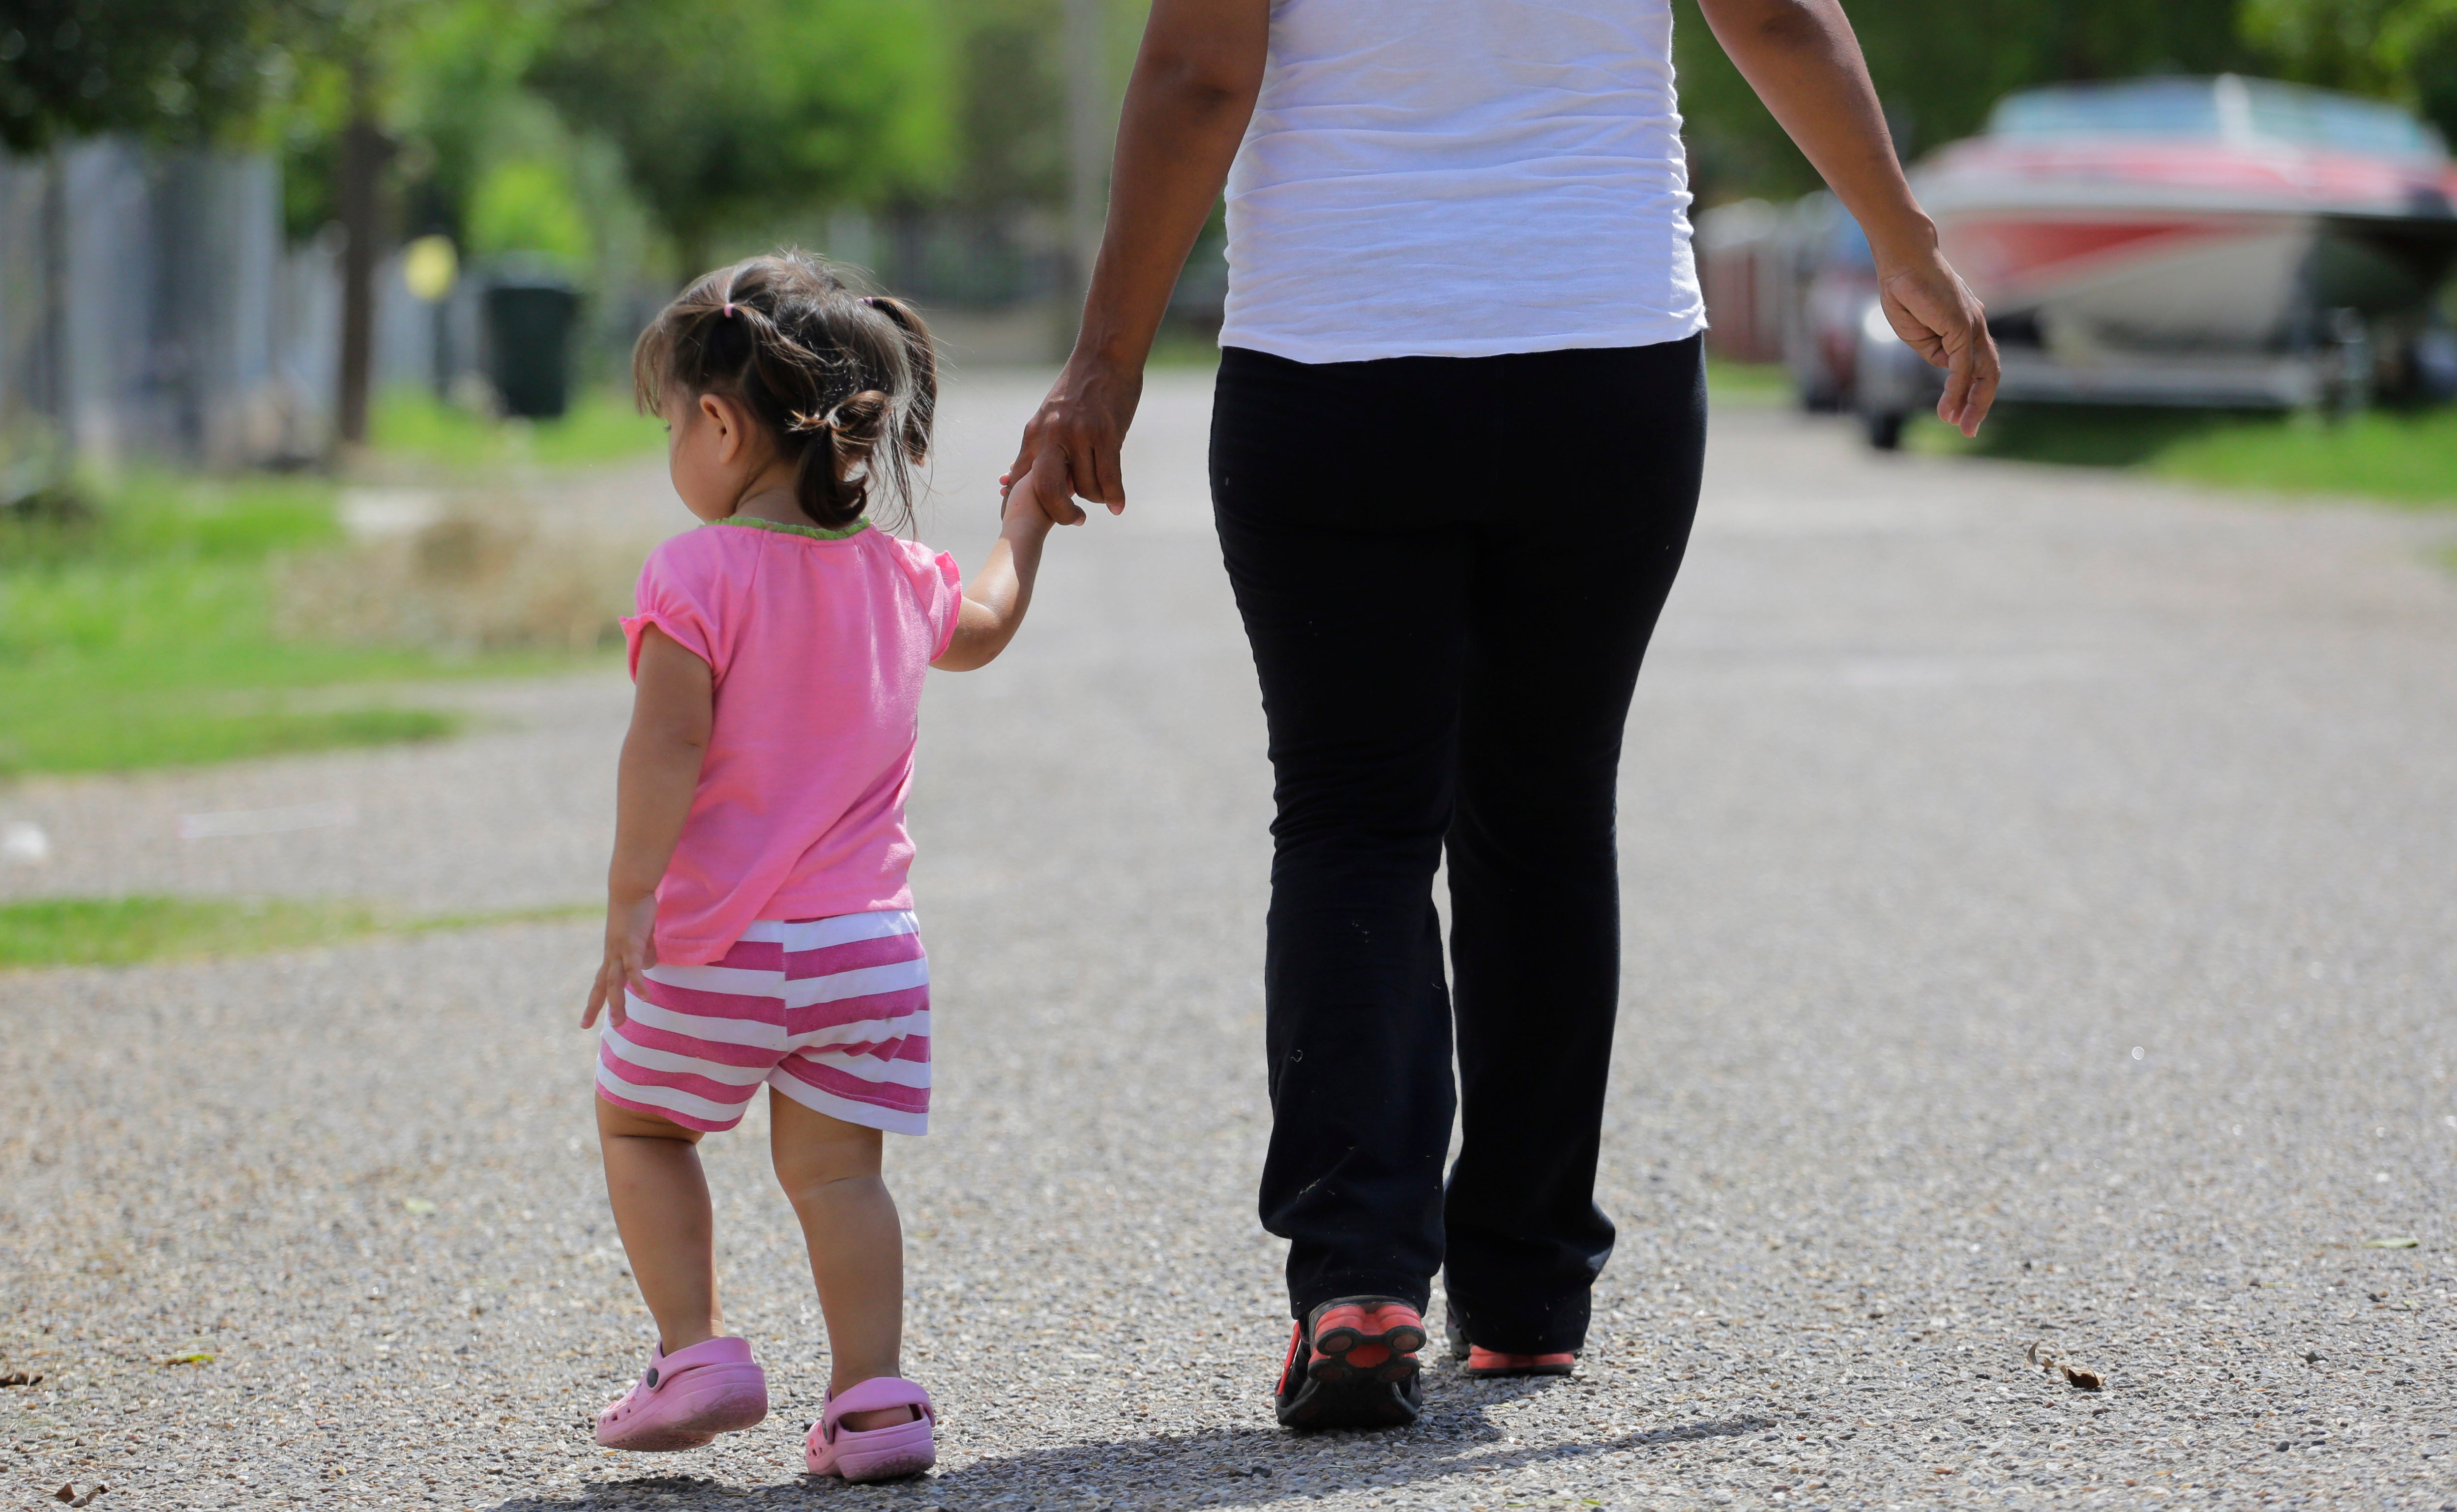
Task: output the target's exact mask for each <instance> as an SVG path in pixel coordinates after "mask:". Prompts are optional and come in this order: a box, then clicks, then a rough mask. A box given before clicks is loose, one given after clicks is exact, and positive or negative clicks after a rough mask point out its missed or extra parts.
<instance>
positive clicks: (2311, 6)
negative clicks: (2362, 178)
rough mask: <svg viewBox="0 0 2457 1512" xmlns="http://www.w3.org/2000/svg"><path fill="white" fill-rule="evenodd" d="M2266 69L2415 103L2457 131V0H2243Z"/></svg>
mask: <svg viewBox="0 0 2457 1512" xmlns="http://www.w3.org/2000/svg"><path fill="white" fill-rule="evenodd" d="M2242 21H2243V32H2244V38H2245V40H2246V41H2248V42H2250V43H2251V44H2252V45H2253V46H2254V47H2256V48H2258V49H2259V50H2260V51H2261V61H2262V62H2263V63H2264V64H2265V65H2266V66H2267V71H2268V72H2274V73H2277V74H2279V75H2280V76H2281V77H2284V78H2290V79H2296V80H2299V81H2301V82H2302V83H2306V84H2320V85H2325V86H2327V87H2329V88H2331V89H2340V90H2349V91H2352V92H2356V93H2359V94H2376V95H2380V96H2382V97H2384V98H2386V99H2392V100H2396V101H2398V102H2399V103H2400V104H2403V105H2408V106H2413V107H2416V108H2419V109H2420V110H2421V111H2422V112H2424V113H2425V114H2426V115H2428V116H2429V117H2431V119H2432V120H2433V121H2434V122H2435V123H2437V124H2438V126H2439V127H2440V129H2441V130H2442V131H2443V132H2445V133H2449V134H2450V135H2457V0H2244V4H2243V17H2242Z"/></svg>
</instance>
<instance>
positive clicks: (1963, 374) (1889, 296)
mask: <svg viewBox="0 0 2457 1512" xmlns="http://www.w3.org/2000/svg"><path fill="white" fill-rule="evenodd" d="M1877 297H1878V300H1879V302H1880V303H1881V304H1882V306H1883V307H1884V309H1885V312H1886V320H1887V323H1888V324H1889V325H1891V326H1892V327H1893V328H1894V334H1895V335H1896V336H1898V337H1902V338H1903V340H1904V342H1905V343H1906V344H1908V345H1909V346H1910V349H1911V350H1912V351H1914V352H1917V353H1918V354H1919V355H1920V356H1921V357H1923V358H1927V359H1928V361H1929V364H1930V365H1931V366H1932V367H1941V368H1944V369H1945V370H1946V378H1945V394H1944V396H1943V397H1942V398H1939V399H1938V400H1937V401H1936V418H1937V419H1941V420H1943V421H1945V422H1946V423H1947V424H1948V425H1951V426H1953V427H1955V428H1956V429H1958V430H1960V431H1961V432H1962V434H1963V435H1965V436H1976V435H1978V434H1979V422H1980V421H1981V420H1983V419H1987V418H1988V407H1989V406H1990V405H1991V404H1993V403H1994V402H1995V401H1996V378H1997V362H1996V342H1995V338H1994V337H1991V336H1990V335H1989V334H1988V312H1987V310H1986V308H1985V307H1983V306H1982V305H1981V304H1980V302H1979V299H1978V297H1977V296H1974V295H1973V294H1972V292H1971V286H1970V285H1969V284H1966V283H1964V282H1963V281H1962V278H1961V276H1959V275H1957V274H1956V273H1955V272H1954V271H1953V269H1952V268H1951V267H1949V266H1947V264H1946V260H1945V258H1944V257H1943V256H1942V255H1939V254H1938V253H1937V252H1936V250H1935V249H1934V248H1933V247H1930V248H1928V249H1926V250H1925V251H1924V252H1923V253H1920V254H1918V255H1911V256H1909V257H1905V258H1903V259H1901V260H1899V261H1894V262H1891V263H1880V265H1879V268H1878V274H1877Z"/></svg>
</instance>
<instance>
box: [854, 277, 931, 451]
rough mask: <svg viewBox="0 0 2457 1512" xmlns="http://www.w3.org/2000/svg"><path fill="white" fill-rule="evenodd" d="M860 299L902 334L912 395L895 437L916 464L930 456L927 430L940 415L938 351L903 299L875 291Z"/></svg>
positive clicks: (925, 327)
mask: <svg viewBox="0 0 2457 1512" xmlns="http://www.w3.org/2000/svg"><path fill="white" fill-rule="evenodd" d="M862 303H864V304H866V305H868V306H870V307H871V308H872V309H874V310H876V311H878V313H879V314H880V315H883V316H885V317H887V318H888V320H889V321H890V322H891V323H893V324H894V325H895V327H896V329H897V332H898V334H899V335H900V336H902V337H903V338H904V350H905V362H906V365H907V366H908V367H910V368H911V370H912V396H911V398H909V399H907V400H906V402H905V405H904V424H903V427H902V434H901V435H900V437H899V438H898V439H899V441H900V443H901V445H902V447H903V451H904V460H906V461H908V462H912V463H915V464H919V463H923V462H927V461H928V460H930V432H931V427H932V426H933V425H934V424H935V423H936V422H937V420H938V416H939V354H938V352H937V350H936V349H935V348H934V347H933V346H932V345H931V343H930V328H929V327H928V326H926V325H923V324H922V323H921V317H920V315H919V313H917V312H916V311H915V310H914V308H913V307H912V306H911V305H909V304H906V303H905V302H904V301H903V300H901V299H898V298H895V297H893V296H889V295H883V294H878V295H873V296H870V297H869V298H867V299H864V300H863V301H862Z"/></svg>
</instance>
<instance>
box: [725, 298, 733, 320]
mask: <svg viewBox="0 0 2457 1512" xmlns="http://www.w3.org/2000/svg"><path fill="white" fill-rule="evenodd" d="M725 318H727V319H729V320H731V319H733V300H731V299H728V300H726V301H725Z"/></svg>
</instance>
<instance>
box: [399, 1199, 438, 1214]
mask: <svg viewBox="0 0 2457 1512" xmlns="http://www.w3.org/2000/svg"><path fill="white" fill-rule="evenodd" d="M401 1206H402V1210H403V1212H405V1213H407V1214H409V1215H410V1216H412V1217H422V1218H423V1217H424V1216H426V1215H428V1214H430V1213H432V1212H434V1211H435V1204H434V1203H432V1202H429V1201H427V1200H426V1199H425V1198H424V1197H403V1198H402V1199H401Z"/></svg>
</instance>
